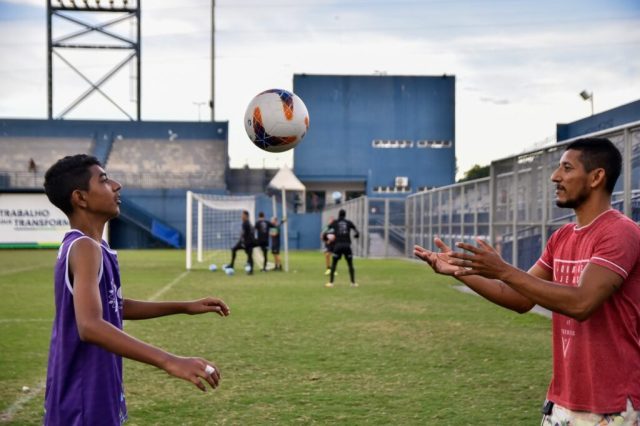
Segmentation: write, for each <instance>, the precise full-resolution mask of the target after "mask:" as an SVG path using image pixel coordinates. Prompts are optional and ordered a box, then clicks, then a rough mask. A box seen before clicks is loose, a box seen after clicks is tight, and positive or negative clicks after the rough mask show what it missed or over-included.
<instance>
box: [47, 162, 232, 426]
mask: <svg viewBox="0 0 640 426" xmlns="http://www.w3.org/2000/svg"><path fill="white" fill-rule="evenodd" d="M44 187H45V193H46V194H47V197H48V198H49V200H50V201H51V203H52V204H54V205H55V206H56V207H58V208H59V209H60V210H62V211H63V212H64V213H65V214H66V215H67V217H68V218H69V224H70V225H71V230H70V231H69V232H67V233H66V234H65V236H64V239H63V241H62V245H61V246H60V250H59V251H58V260H57V262H56V265H55V270H54V297H55V309H56V311H55V312H56V313H55V317H54V320H53V330H52V333H51V341H50V349H49V362H48V367H47V382H46V390H45V415H44V421H43V423H44V424H45V425H97V424H100V425H120V424H122V423H123V422H124V421H126V419H127V407H126V404H125V397H124V390H123V387H122V357H127V358H130V359H133V360H136V361H140V362H144V363H147V364H151V365H153V366H155V367H158V368H161V369H163V370H165V371H166V372H167V373H169V374H170V375H172V376H175V377H178V378H181V379H184V380H186V381H189V382H191V383H193V384H194V385H196V386H197V387H198V388H199V389H200V390H202V391H205V390H206V388H205V385H204V384H203V383H202V381H201V380H204V381H206V382H207V383H208V384H209V385H210V386H211V387H212V388H216V387H217V386H218V382H219V380H220V375H219V371H218V369H217V368H216V367H215V366H214V364H213V363H212V362H210V361H207V360H205V359H202V358H185V357H180V356H176V355H173V354H171V353H168V352H165V351H163V350H161V349H159V348H157V347H155V346H152V345H149V344H147V343H145V342H142V341H140V340H138V339H136V338H134V337H132V336H130V335H129V334H127V333H125V332H124V331H123V329H122V323H123V320H141V319H147V318H155V317H160V316H165V315H172V314H179V313H182V314H190V315H194V314H201V313H206V312H215V313H217V314H219V315H220V316H227V315H229V308H228V307H227V306H226V305H225V304H224V302H222V301H221V300H220V299H215V298H212V297H208V298H204V299H200V300H195V301H191V302H144V301H138V300H133V299H123V298H122V291H121V287H120V272H119V266H118V258H117V256H116V252H115V251H114V250H112V249H111V248H110V247H109V246H108V245H107V243H106V242H105V241H103V240H102V233H103V231H104V226H105V224H106V223H107V221H109V220H110V219H113V218H114V217H116V216H118V214H119V212H120V207H119V205H120V190H121V189H122V186H121V185H120V184H119V183H118V182H116V181H114V180H112V179H110V178H109V177H108V176H107V174H106V173H105V171H104V170H103V168H102V166H101V165H100V162H99V161H98V160H97V159H96V158H95V157H91V156H88V155H84V154H80V155H74V156H69V157H65V158H63V159H61V160H59V161H58V162H56V163H55V164H54V165H53V166H51V168H50V169H49V170H47V172H46V174H45V182H44Z"/></svg>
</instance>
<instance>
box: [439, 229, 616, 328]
mask: <svg viewBox="0 0 640 426" xmlns="http://www.w3.org/2000/svg"><path fill="white" fill-rule="evenodd" d="M477 242H478V246H477V247H476V246H472V245H470V244H465V243H458V244H457V246H458V247H459V248H462V249H464V250H467V251H468V252H470V254H468V253H455V252H452V253H450V256H451V259H450V260H449V262H450V263H451V264H452V265H457V266H461V267H462V268H461V269H459V270H458V271H456V272H455V275H456V277H460V278H462V277H465V276H470V275H480V276H483V277H485V278H495V279H498V280H501V281H502V282H503V283H504V284H506V285H508V286H509V287H510V288H512V289H513V290H515V291H517V292H518V293H520V294H522V295H523V296H525V297H526V298H528V299H529V300H531V301H532V302H533V303H536V304H538V305H540V306H542V307H545V308H547V309H549V310H551V311H554V312H558V313H560V314H563V315H566V316H568V317H571V318H574V319H576V320H578V321H584V320H586V319H588V318H589V317H590V316H591V314H593V312H594V311H595V310H596V309H598V308H599V307H600V305H602V303H604V301H605V300H607V299H608V298H609V297H610V296H611V295H612V294H613V293H614V292H615V291H616V290H617V289H618V288H620V286H621V285H622V282H623V281H624V278H623V277H622V276H620V275H618V274H617V273H615V272H613V271H611V270H609V269H607V268H605V267H603V266H600V265H596V264H593V263H589V264H588V265H587V266H586V267H585V268H584V270H583V271H582V273H581V275H580V282H579V283H578V286H577V287H572V286H568V285H562V284H557V283H554V282H553V281H551V280H552V277H542V278H540V277H538V276H535V275H532V274H528V273H526V272H524V271H522V270H520V269H518V268H516V267H514V266H512V265H510V264H508V263H506V262H505V261H504V260H503V259H502V258H501V257H500V255H499V254H498V253H497V252H496V251H495V249H493V247H491V246H490V245H489V244H487V243H485V242H484V241H482V240H479V239H478V240H477ZM539 269H542V268H539Z"/></svg>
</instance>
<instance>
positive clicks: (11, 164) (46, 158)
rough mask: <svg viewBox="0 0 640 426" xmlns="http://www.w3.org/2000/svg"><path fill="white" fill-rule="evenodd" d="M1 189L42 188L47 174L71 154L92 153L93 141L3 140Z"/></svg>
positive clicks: (51, 139) (31, 138) (61, 139)
mask: <svg viewBox="0 0 640 426" xmlns="http://www.w3.org/2000/svg"><path fill="white" fill-rule="evenodd" d="M0 142H1V144H0V146H1V151H2V155H1V156H0V170H1V171H2V172H1V174H2V179H0V181H1V183H2V184H1V186H2V187H13V188H34V187H41V186H42V181H43V179H44V172H45V171H46V170H47V169H48V168H49V166H51V165H52V164H53V163H55V162H56V161H57V160H58V159H59V158H61V157H64V156H65V155H69V153H90V152H91V149H92V139H90V138H55V137H47V138H44V137H3V138H2V139H1V140H0Z"/></svg>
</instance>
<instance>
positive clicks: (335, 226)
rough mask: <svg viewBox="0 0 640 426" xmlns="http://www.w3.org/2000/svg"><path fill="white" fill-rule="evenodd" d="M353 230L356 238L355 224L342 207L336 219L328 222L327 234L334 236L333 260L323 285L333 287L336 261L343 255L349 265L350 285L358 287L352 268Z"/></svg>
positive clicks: (357, 235) (357, 234)
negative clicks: (329, 273)
mask: <svg viewBox="0 0 640 426" xmlns="http://www.w3.org/2000/svg"><path fill="white" fill-rule="evenodd" d="M352 230H353V231H354V235H353V236H354V237H355V238H358V237H359V236H360V233H359V232H358V230H357V229H356V226H355V225H354V224H353V222H351V221H350V220H347V212H346V211H345V210H344V209H340V211H339V212H338V220H334V221H333V222H331V223H330V224H329V230H328V232H327V233H328V234H329V235H334V236H335V243H334V246H333V262H332V263H331V275H330V280H329V282H328V283H327V284H325V287H328V288H331V287H333V278H334V276H335V273H336V266H337V265H338V261H339V260H340V258H341V257H342V256H343V255H344V258H345V259H346V260H347V265H349V277H350V278H351V287H358V284H357V283H356V276H355V274H356V273H355V270H354V269H353V253H352V252H351V231H352Z"/></svg>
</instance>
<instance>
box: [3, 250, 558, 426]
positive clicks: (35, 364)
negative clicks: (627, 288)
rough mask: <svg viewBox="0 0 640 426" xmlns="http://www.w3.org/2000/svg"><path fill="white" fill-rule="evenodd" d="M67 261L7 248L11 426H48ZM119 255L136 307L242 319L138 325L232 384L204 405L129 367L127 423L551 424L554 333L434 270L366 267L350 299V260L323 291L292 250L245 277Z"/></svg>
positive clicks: (186, 388)
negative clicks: (54, 331) (145, 303)
mask: <svg viewBox="0 0 640 426" xmlns="http://www.w3.org/2000/svg"><path fill="white" fill-rule="evenodd" d="M55 254H56V253H55V252H54V251H48V250H42V251H25V250H23V251H0V291H1V293H0V294H1V297H0V332H1V339H0V411H1V412H2V416H3V419H4V420H3V421H4V422H9V423H12V424H40V422H41V415H42V408H41V407H42V403H43V396H44V389H43V387H42V383H43V380H44V377H45V373H46V360H47V352H48V344H49V335H50V328H51V320H52V316H53V295H52V266H53V262H54V260H55ZM119 258H120V264H121V273H122V278H123V289H124V294H125V297H130V298H136V299H147V298H150V297H152V296H154V295H156V294H158V291H159V290H161V289H163V288H165V290H167V291H166V292H164V293H162V295H161V296H160V299H162V300H170V299H193V298H199V297H202V296H205V295H215V296H219V297H222V298H223V299H224V300H225V301H226V302H227V303H228V304H229V305H230V307H231V310H232V312H231V316H229V317H228V318H224V319H222V318H219V317H217V316H204V315H200V316H195V317H190V316H184V315H182V316H173V317H166V318H160V319H155V320H147V321H139V322H132V321H129V322H127V323H126V324H125V330H126V331H127V332H128V333H131V334H133V335H134V336H136V337H138V338H141V339H143V340H145V341H147V342H150V343H153V344H155V345H158V346H160V347H163V348H165V349H167V350H169V351H172V352H174V353H178V354H181V355H189V356H202V357H205V358H208V359H211V360H213V361H215V362H216V363H217V364H218V366H219V367H220V369H221V370H222V374H223V381H222V384H221V386H220V388H219V389H218V390H216V391H212V392H207V393H205V394H203V393H201V392H200V391H198V390H197V389H196V388H195V387H194V386H193V385H191V384H190V383H187V382H183V381H181V380H178V379H174V378H171V377H169V376H168V375H167V374H165V373H164V372H162V371H159V370H156V369H154V368H152V367H150V366H147V365H143V364H139V363H135V362H132V361H128V360H127V361H125V382H126V388H125V391H126V394H127V403H128V407H129V423H128V424H131V425H205V424H241V425H256V424H357V425H359V424H416V425H417V424H438V425H496V424H500V425H533V424H539V421H540V414H539V407H540V405H541V403H542V401H543V399H544V396H545V391H546V387H547V384H548V380H549V378H550V372H551V353H550V324H549V320H548V319H546V318H543V317H540V316H537V315H534V314H527V315H518V314H514V313H511V312H508V311H505V310H502V309H500V308H498V307H495V306H493V305H491V304H489V303H488V302H485V301H484V300H482V299H480V298H478V297H474V296H470V295H467V294H463V293H460V292H458V291H455V290H453V289H452V288H451V285H452V284H454V283H455V281H453V280H452V279H448V278H446V277H439V276H436V275H434V274H432V273H430V272H429V270H428V269H427V267H426V265H424V264H420V263H417V262H411V261H407V260H373V259H356V261H355V264H356V271H357V274H358V275H357V281H358V282H359V283H360V287H359V288H357V289H351V288H349V286H348V278H347V277H348V273H347V270H346V265H344V264H343V262H341V264H340V265H339V272H340V275H338V277H337V280H336V283H337V285H336V287H335V288H333V289H326V288H324V287H323V284H324V283H325V282H326V277H325V276H324V275H323V272H324V271H323V258H322V254H321V253H319V252H317V253H316V252H314V253H311V252H301V253H293V254H292V256H291V259H290V265H291V269H292V271H291V272H289V273H279V272H269V273H266V274H261V273H256V274H255V275H254V276H245V275H244V274H240V273H237V274H236V275H235V276H233V277H227V276H225V275H223V274H221V273H220V272H215V273H212V272H209V271H194V272H190V273H184V266H183V264H184V255H183V252H179V251H121V252H120V253H119ZM240 260H241V261H242V260H243V257H242V256H240ZM172 283H173V285H172V286H170V287H169V288H168V289H167V288H166V286H168V285H169V284H172ZM23 386H28V387H29V388H30V390H29V391H27V392H23V391H22V387H23ZM9 418H10V420H9Z"/></svg>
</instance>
